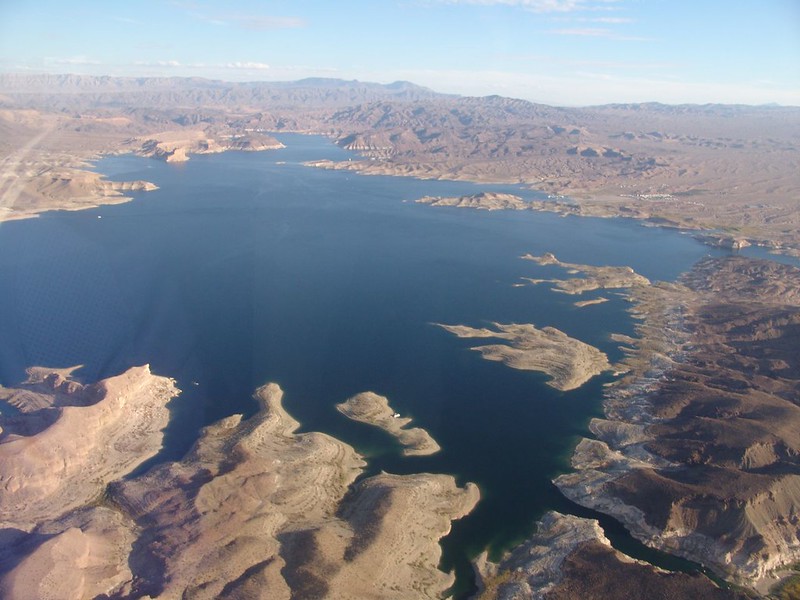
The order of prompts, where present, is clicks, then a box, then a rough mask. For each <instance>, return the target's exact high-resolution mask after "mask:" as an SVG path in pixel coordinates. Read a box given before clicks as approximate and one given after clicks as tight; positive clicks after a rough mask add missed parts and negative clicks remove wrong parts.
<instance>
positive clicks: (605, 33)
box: [546, 27, 653, 42]
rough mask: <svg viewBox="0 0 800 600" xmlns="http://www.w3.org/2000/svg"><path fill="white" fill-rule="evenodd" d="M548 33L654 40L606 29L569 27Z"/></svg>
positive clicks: (623, 40) (620, 39)
mask: <svg viewBox="0 0 800 600" xmlns="http://www.w3.org/2000/svg"><path fill="white" fill-rule="evenodd" d="M546 33H550V34H553V35H574V36H580V37H598V38H605V39H607V40H616V41H621V42H651V41H653V38H647V37H641V36H635V35H622V34H619V33H617V32H615V31H612V30H611V29H607V28H605V27H569V28H565V29H550V30H548V31H547V32H546Z"/></svg>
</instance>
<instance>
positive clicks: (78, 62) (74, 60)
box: [44, 55, 102, 66]
mask: <svg viewBox="0 0 800 600" xmlns="http://www.w3.org/2000/svg"><path fill="white" fill-rule="evenodd" d="M44 62H45V63H51V64H54V65H74V66H82V65H99V64H102V63H101V62H100V61H99V60H94V59H92V58H87V57H85V56H83V55H81V56H62V57H53V56H46V57H45V58H44Z"/></svg>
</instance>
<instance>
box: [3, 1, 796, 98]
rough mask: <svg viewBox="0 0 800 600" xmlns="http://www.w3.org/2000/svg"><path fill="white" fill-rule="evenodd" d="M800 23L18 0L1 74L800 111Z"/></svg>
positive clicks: (7, 19) (363, 6)
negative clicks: (322, 82)
mask: <svg viewBox="0 0 800 600" xmlns="http://www.w3.org/2000/svg"><path fill="white" fill-rule="evenodd" d="M799 23H800V3H797V2H793V1H792V0H774V1H771V2H768V3H764V4H756V3H748V2H737V3H730V2H720V1H716V0H704V1H701V2H693V3H691V5H689V4H681V5H679V6H678V5H676V4H674V3H667V2H661V1H656V0H651V1H646V2H641V1H635V0H398V1H396V2H393V1H392V2H366V1H365V0H357V1H356V0H353V1H350V2H347V3H345V4H341V5H339V6H338V9H337V10H332V9H331V6H330V5H329V4H325V3H322V2H319V1H318V0H313V1H312V0H309V1H306V2H302V3H292V4H287V3H285V2H278V1H268V2H255V1H253V0H238V1H236V2H229V3H220V2H213V1H172V2H160V1H156V0H147V1H144V2H141V3H137V4H135V5H124V6H123V5H117V4H108V3H102V2H97V1H94V0H92V1H85V2H78V3H70V4H62V3H58V2H53V1H52V0H49V1H43V2H38V3H35V4H31V3H26V2H22V1H20V0H10V1H9V2H4V3H3V4H2V6H0V71H2V72H28V73H30V72H42V73H54V74H61V73H75V74H84V75H111V76H124V77H145V76H151V77H169V76H181V77H203V78H207V79H218V80H223V81H231V82H242V81H265V82H275V81H296V80H299V79H304V78H308V77H327V78H336V79H344V80H358V81H368V82H377V83H390V82H394V81H410V82H413V83H415V84H417V85H421V86H424V87H428V88H431V89H433V90H435V91H437V92H441V93H452V94H459V95H465V96H487V95H501V96H506V97H512V98H520V99H524V100H529V101H533V102H541V103H545V104H551V105H556V106H587V105H596V104H609V103H630V102H661V103H664V104H684V103H691V104H707V103H724V104H748V105H763V104H772V103H775V104H781V105H794V106H796V105H800V69H798V67H797V65H798V64H800V31H799V29H800V27H799V26H798V24H799ZM31 40H35V43H31Z"/></svg>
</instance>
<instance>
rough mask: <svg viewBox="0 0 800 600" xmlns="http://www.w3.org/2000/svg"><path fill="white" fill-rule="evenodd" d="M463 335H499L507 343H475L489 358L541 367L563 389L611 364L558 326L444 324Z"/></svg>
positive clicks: (535, 368) (576, 385) (527, 368)
mask: <svg viewBox="0 0 800 600" xmlns="http://www.w3.org/2000/svg"><path fill="white" fill-rule="evenodd" d="M437 325H438V326H439V327H441V328H442V329H444V330H445V331H449V332H450V333H452V334H454V335H457V336H458V337H460V338H497V339H502V340H506V341H507V342H508V343H507V344H492V345H488V346H475V347H473V348H472V349H473V350H477V351H478V352H480V353H481V355H482V356H483V358H485V359H486V360H495V361H499V362H502V363H504V364H505V365H507V366H509V367H511V368H513V369H521V370H524V371H541V372H542V373H546V374H547V375H549V376H550V377H551V379H550V381H548V382H547V385H549V386H550V387H553V388H555V389H557V390H560V391H562V392H566V391H569V390H574V389H577V388H579V387H581V386H582V385H583V384H584V383H586V382H587V381H589V379H591V378H592V377H594V376H595V375H598V374H600V373H602V372H603V371H607V370H609V369H610V368H611V365H610V364H609V362H608V357H607V356H606V355H605V354H604V353H603V352H601V351H600V350H598V349H597V348H595V347H594V346H590V345H589V344H586V343H584V342H582V341H580V340H576V339H575V338H571V337H569V336H568V335H567V334H566V333H564V332H563V331H560V330H558V329H556V328H555V327H544V328H543V329H538V328H536V326H534V325H533V324H530V323H521V324H518V323H510V324H507V325H504V324H501V323H493V324H492V325H493V326H494V328H495V330H491V329H486V328H483V329H475V328H473V327H467V326H465V325H442V324H438V323H437Z"/></svg>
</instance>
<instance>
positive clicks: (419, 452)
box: [336, 392, 441, 456]
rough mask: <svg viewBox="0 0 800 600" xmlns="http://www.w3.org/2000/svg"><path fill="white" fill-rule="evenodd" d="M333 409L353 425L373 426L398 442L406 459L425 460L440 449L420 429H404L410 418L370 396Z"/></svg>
mask: <svg viewBox="0 0 800 600" xmlns="http://www.w3.org/2000/svg"><path fill="white" fill-rule="evenodd" d="M336 409H337V410H338V411H339V412H340V413H342V414H343V415H344V416H346V417H348V418H349V419H353V420H354V421H360V422H362V423H367V424H369V425H374V426H375V427H378V428H380V429H383V430H384V431H385V432H387V433H389V434H390V435H392V436H394V437H395V438H397V441H398V442H400V443H401V444H402V445H403V446H404V448H403V454H404V455H405V456H427V455H429V454H435V453H436V452H438V451H439V450H441V448H440V447H439V444H437V443H436V440H434V439H433V438H432V437H431V436H430V434H429V433H428V432H427V431H425V430H424V429H422V428H420V427H413V428H411V429H407V426H408V424H409V423H411V418H409V417H402V416H400V414H399V413H396V412H395V411H394V410H393V409H392V407H391V406H389V400H388V399H387V398H386V397H384V396H379V395H378V394H375V393H373V392H362V393H360V394H357V395H355V396H353V397H352V398H348V399H347V400H346V401H345V402H342V403H341V404H337V405H336Z"/></svg>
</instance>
